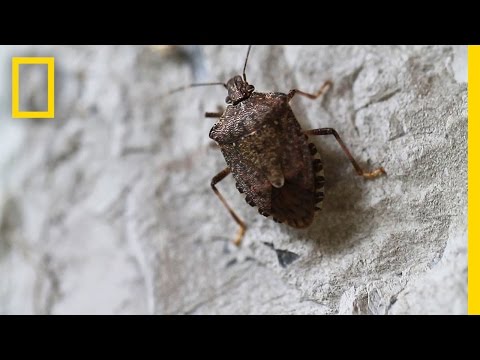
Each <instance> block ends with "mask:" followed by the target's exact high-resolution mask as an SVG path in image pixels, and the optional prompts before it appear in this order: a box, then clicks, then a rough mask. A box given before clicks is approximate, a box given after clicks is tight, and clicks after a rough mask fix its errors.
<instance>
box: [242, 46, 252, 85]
mask: <svg viewBox="0 0 480 360" xmlns="http://www.w3.org/2000/svg"><path fill="white" fill-rule="evenodd" d="M251 49H252V45H248V51H247V58H246V59H245V65H244V66H243V81H245V82H247V75H246V74H245V71H246V70H247V63H248V56H249V55H250V50H251Z"/></svg>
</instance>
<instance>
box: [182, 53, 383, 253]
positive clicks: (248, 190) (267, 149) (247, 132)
mask: <svg viewBox="0 0 480 360" xmlns="http://www.w3.org/2000/svg"><path fill="white" fill-rule="evenodd" d="M249 53H250V47H249V48H248V53H247V59H246V61H245V67H244V71H243V78H242V77H241V76H239V75H238V76H235V77H233V78H232V79H230V80H229V81H228V82H227V84H222V83H214V84H212V85H218V84H221V85H224V86H225V87H226V89H227V91H228V96H227V98H226V102H227V104H228V106H227V108H226V110H225V111H224V112H223V113H207V114H206V117H214V118H218V119H219V120H218V122H217V123H216V124H215V125H214V126H213V128H212V129H211V131H210V138H211V139H213V140H214V141H215V142H216V143H217V144H218V145H219V146H220V149H221V151H222V153H223V156H224V158H225V161H226V163H227V168H225V169H224V170H223V171H221V172H220V173H219V174H218V175H216V176H215V177H214V178H213V179H212V183H211V186H212V189H213V191H214V192H215V194H216V195H217V196H218V197H219V199H220V200H221V201H222V203H223V204H224V206H225V207H226V208H227V209H228V211H229V212H230V214H231V216H232V217H233V218H234V220H235V221H236V222H237V224H238V225H239V226H240V228H239V232H238V234H237V236H236V238H235V241H234V242H235V244H237V245H239V244H240V242H241V240H242V238H243V236H244V234H245V230H246V228H247V227H246V224H245V222H244V221H243V220H241V219H240V217H239V216H238V215H237V214H236V213H235V212H234V211H233V209H232V208H231V207H230V206H229V205H228V203H227V202H226V200H225V198H224V197H223V196H222V195H221V194H220V192H219V191H218V189H217V187H216V184H217V183H218V182H220V181H221V180H223V179H224V178H225V177H226V176H227V175H229V174H230V173H232V175H233V177H234V179H235V181H236V186H237V189H238V190H239V191H240V192H241V193H244V194H245V200H246V202H247V203H248V204H250V205H251V206H256V207H257V208H258V211H259V213H260V214H262V215H264V216H267V217H268V216H271V217H272V218H273V220H275V221H277V222H279V223H285V224H287V225H290V226H292V227H294V228H306V227H308V226H309V225H311V224H312V222H313V219H314V215H315V211H317V210H319V207H318V206H319V204H320V203H321V202H322V201H323V198H324V184H325V178H324V174H323V165H322V161H321V159H320V157H319V155H318V152H317V149H316V147H315V145H314V144H313V143H310V142H309V136H315V135H333V136H334V137H335V138H336V140H337V141H338V143H339V145H340V146H341V147H342V149H343V151H344V152H345V154H346V156H347V157H348V159H349V160H350V162H351V163H352V165H353V166H354V168H355V170H356V172H357V174H358V175H361V176H363V177H365V178H368V179H370V178H375V177H377V176H379V175H381V174H384V173H385V170H384V169H383V168H381V167H380V168H378V169H376V170H374V171H372V172H365V171H364V170H363V169H362V168H361V167H360V166H359V165H358V163H357V162H356V161H355V160H354V158H353V157H352V155H351V153H350V151H349V150H348V148H347V147H346V145H345V144H344V142H343V141H342V139H341V138H340V136H339V135H338V133H337V132H336V131H335V130H334V129H331V128H322V129H314V130H308V131H304V130H302V128H301V127H300V124H299V123H298V121H297V119H296V117H295V115H294V113H293V111H292V109H291V107H290V104H289V103H290V101H291V100H292V99H293V97H294V96H295V95H297V94H298V95H302V96H305V97H308V98H309V99H312V100H314V99H317V98H318V97H320V96H321V95H322V94H324V93H325V92H326V91H327V90H328V89H329V88H330V87H331V86H332V84H331V82H330V81H327V82H326V83H325V84H324V85H323V86H322V87H321V88H320V90H319V91H318V92H317V93H316V94H308V93H305V92H303V91H301V90H297V89H294V90H291V91H290V92H289V93H288V94H284V93H258V92H255V88H254V86H252V85H250V84H249V83H248V82H247V79H246V75H245V69H246V66H247V61H248V55H249ZM199 85H210V84H196V85H194V86H199ZM181 89H183V88H181Z"/></svg>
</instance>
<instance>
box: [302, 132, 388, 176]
mask: <svg viewBox="0 0 480 360" xmlns="http://www.w3.org/2000/svg"><path fill="white" fill-rule="evenodd" d="M305 133H306V134H307V135H333V136H335V139H337V142H338V144H339V145H340V147H341V148H342V150H343V152H344V153H345V155H347V158H348V159H349V160H350V162H351V163H352V165H353V167H354V168H355V170H356V171H357V174H358V175H360V176H363V177H364V178H366V179H373V178H376V177H378V176H380V175H382V174H386V172H385V169H384V168H383V167H380V168H378V169H376V170H374V171H372V172H367V171H364V170H363V169H362V168H361V167H360V165H358V163H357V162H356V161H355V159H354V158H353V156H352V154H351V153H350V150H348V148H347V145H345V143H344V142H343V140H342V138H341V137H340V135H338V133H337V132H336V131H335V130H334V129H331V128H323V129H314V130H308V131H306V132H305Z"/></svg>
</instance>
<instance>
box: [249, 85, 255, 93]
mask: <svg viewBox="0 0 480 360" xmlns="http://www.w3.org/2000/svg"><path fill="white" fill-rule="evenodd" d="M247 90H248V92H253V91H254V90H255V86H253V85H248V87H247Z"/></svg>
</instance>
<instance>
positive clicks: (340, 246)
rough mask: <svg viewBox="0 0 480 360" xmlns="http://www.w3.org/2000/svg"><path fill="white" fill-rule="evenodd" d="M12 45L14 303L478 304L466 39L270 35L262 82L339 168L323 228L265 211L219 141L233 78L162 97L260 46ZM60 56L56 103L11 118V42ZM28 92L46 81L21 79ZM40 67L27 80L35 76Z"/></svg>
mask: <svg viewBox="0 0 480 360" xmlns="http://www.w3.org/2000/svg"><path fill="white" fill-rule="evenodd" d="M1 50H2V51H0V75H1V76H0V313H3V314H11V313H20V314H24V313H35V314H64V313H94V314H97V313H114V314H132V313H133V314H136V313H148V314H153V313H155V314H227V313H233V314H412V313H415V314H417V313H420V314H430V313H450V314H451V313H457V314H458V313H460V314H461V313H466V307H467V305H466V298H467V290H466V286H467V258H466V254H467V250H466V245H467V238H466V209H467V205H466V204H467V203H466V201H467V200H466V194H467V172H466V169H467V165H466V164H467V161H466V152H467V145H466V139H467V105H466V104H467V91H466V90H467V86H466V66H467V65H466V48H465V47H452V46H256V47H254V48H253V51H252V54H251V58H250V63H249V65H248V72H247V74H248V79H249V81H250V82H251V83H253V84H255V86H256V88H257V90H258V91H282V92H286V91H288V90H289V89H291V88H301V89H303V90H305V91H310V92H312V91H315V90H317V89H318V88H319V86H320V85H321V84H322V83H323V82H324V81H325V80H327V79H331V80H332V81H333V82H334V87H333V89H332V90H331V91H330V92H329V93H328V94H327V95H326V96H324V97H323V98H322V99H321V100H318V101H310V100H308V99H302V98H299V99H295V100H294V103H293V106H294V110H295V112H296V114H297V117H298V119H299V121H300V123H301V124H302V126H303V127H304V128H317V127H334V128H336V129H337V130H338V132H339V133H340V134H341V135H342V137H343V139H344V140H345V141H346V143H347V144H348V146H349V147H350V149H351V151H352V153H353V154H354V156H355V157H356V158H357V159H358V160H359V162H360V163H361V164H362V165H365V166H366V167H369V168H373V167H375V166H379V165H382V166H384V167H385V169H386V170H387V172H388V176H387V177H383V178H380V179H377V180H375V181H364V180H363V179H361V178H359V177H358V176H356V175H355V172H354V170H353V168H352V167H351V165H350V164H349V162H348V161H347V160H346V158H345V156H344V155H343V153H342V152H341V150H340V148H339V146H338V145H337V144H336V142H335V140H334V139H333V138H332V139H330V138H328V137H327V138H324V137H322V138H318V139H315V140H314V142H315V143H316V144H317V146H318V147H319V149H320V150H321V153H322V157H323V161H324V167H325V174H326V178H327V185H326V198H325V201H324V206H323V210H322V212H321V213H320V214H319V215H318V216H317V219H316V221H315V223H314V225H313V226H312V227H311V228H309V229H307V230H302V231H299V230H294V229H291V228H288V227H286V226H284V225H279V224H276V223H274V222H273V221H271V220H269V219H265V218H264V217H261V216H259V215H258V213H257V211H256V209H254V208H251V207H250V206H248V205H247V204H246V203H245V202H244V200H243V197H242V196H241V195H240V194H239V193H238V192H237V191H236V189H235V186H234V182H233V181H232V179H231V177H229V178H227V179H226V180H225V181H223V182H222V183H221V184H220V185H219V188H220V191H222V193H223V194H224V195H225V196H226V198H227V199H228V201H229V202H230V203H231V204H232V206H233V207H234V208H235V209H236V210H237V212H238V213H239V214H240V215H241V216H242V217H243V218H244V219H245V220H246V222H247V223H248V226H249V229H248V232H247V235H246V237H245V241H244V244H243V246H242V247H241V248H240V249H237V248H235V247H234V246H232V245H231V244H230V240H231V239H232V237H233V235H234V233H235V231H236V225H235V224H234V223H233V221H231V219H230V217H229V215H228V213H227V212H226V211H225V209H224V208H223V207H222V205H221V204H220V202H219V201H218V200H217V198H216V197H215V196H214V195H213V193H212V191H211V189H210V186H209V184H210V180H211V178H212V177H213V176H214V175H215V174H216V173H217V172H219V171H220V170H222V169H223V168H224V167H225V163H224V160H223V158H222V156H221V154H220V152H219V151H218V150H216V149H214V148H211V147H210V146H209V144H210V140H209V138H208V132H209V129H210V127H211V125H212V119H204V118H203V113H204V112H205V111H216V110H217V108H218V106H223V101H224V99H225V91H224V89H222V88H221V87H218V88H216V87H210V88H196V89H191V90H188V91H185V92H182V93H177V94H174V95H171V96H170V97H162V94H164V93H165V92H166V91H168V90H170V89H172V88H175V87H177V86H180V85H183V84H186V83H189V82H192V81H208V80H217V81H218V80H226V79H228V78H229V77H231V76H232V75H235V74H237V73H240V72H241V69H242V66H243V61H244V56H245V51H246V47H245V46H206V47H195V46H193V47H189V46H186V47H180V48H177V49H174V50H173V51H169V50H165V49H158V48H156V49H155V50H152V48H151V47H146V46H62V47H56V46H44V47H38V46H36V47H34V46H18V47H15V46H2V47H1ZM40 55H48V56H51V55H54V56H55V57H56V119H55V120H12V119H11V118H10V95H9V93H10V87H9V86H10V83H9V79H10V75H9V71H10V57H11V56H40ZM22 83H23V87H22V89H24V90H23V92H22V97H23V98H24V99H26V100H25V101H26V104H27V105H28V106H31V107H33V108H35V107H39V106H40V105H39V104H41V103H42V102H43V101H44V94H42V91H41V89H42V81H40V80H39V75H38V76H37V77H35V74H32V75H31V76H27V77H25V76H24V77H23V78H22ZM25 84H27V85H25Z"/></svg>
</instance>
